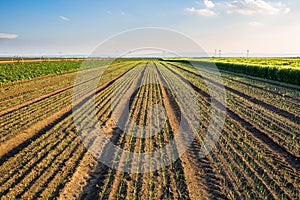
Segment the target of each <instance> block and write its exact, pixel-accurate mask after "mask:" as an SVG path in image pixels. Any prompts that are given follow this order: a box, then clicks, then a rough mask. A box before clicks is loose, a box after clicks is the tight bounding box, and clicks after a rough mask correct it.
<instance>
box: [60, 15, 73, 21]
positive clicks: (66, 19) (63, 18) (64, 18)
mask: <svg viewBox="0 0 300 200" xmlns="http://www.w3.org/2000/svg"><path fill="white" fill-rule="evenodd" d="M59 18H60V19H61V20H63V21H70V20H71V19H70V18H67V17H65V16H59Z"/></svg>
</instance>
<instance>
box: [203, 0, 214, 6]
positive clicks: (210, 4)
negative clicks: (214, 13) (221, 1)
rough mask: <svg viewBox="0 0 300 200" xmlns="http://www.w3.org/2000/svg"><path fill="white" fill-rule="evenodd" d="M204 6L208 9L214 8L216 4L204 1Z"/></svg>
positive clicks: (207, 0)
mask: <svg viewBox="0 0 300 200" xmlns="http://www.w3.org/2000/svg"><path fill="white" fill-rule="evenodd" d="M204 5H205V6H206V8H213V7H215V4H214V2H212V1H210V0H204Z"/></svg>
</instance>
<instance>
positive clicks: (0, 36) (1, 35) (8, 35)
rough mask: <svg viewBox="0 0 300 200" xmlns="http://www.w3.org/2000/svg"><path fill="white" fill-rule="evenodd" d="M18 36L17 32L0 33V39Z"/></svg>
mask: <svg viewBox="0 0 300 200" xmlns="http://www.w3.org/2000/svg"><path fill="white" fill-rule="evenodd" d="M17 37H19V36H18V35H17V34H10V33H0V39H15V38H17Z"/></svg>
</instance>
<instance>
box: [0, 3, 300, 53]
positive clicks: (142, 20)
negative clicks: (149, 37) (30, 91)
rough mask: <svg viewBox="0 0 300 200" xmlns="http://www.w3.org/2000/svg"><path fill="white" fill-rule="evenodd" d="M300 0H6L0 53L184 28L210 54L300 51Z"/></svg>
mask: <svg viewBox="0 0 300 200" xmlns="http://www.w3.org/2000/svg"><path fill="white" fill-rule="evenodd" d="M299 11H300V2H299V1H296V0H285V1H279V0H270V1H267V0H223V1H217V0H199V1H191V0H172V1H166V0H160V1H159V0H152V1H149V0H148V1H146V0H118V1H114V0H112V1H104V0H89V1H83V0H41V1H33V0H27V1H23V0H1V1H0V18H1V20H0V56H1V55H36V56H39V55H70V54H88V53H89V52H90V51H91V50H92V49H93V48H94V47H95V46H97V44H99V43H100V42H101V41H103V40H105V39H106V38H108V37H110V36H111V35H115V34H117V33H119V32H121V31H125V30H130V29H134V28H141V27H162V28H168V29H172V30H175V31H179V32H181V33H183V34H185V35H187V36H188V37H190V38H192V39H193V40H194V41H196V42H197V43H198V44H199V45H200V46H202V47H203V48H204V49H205V50H206V51H207V52H208V53H209V54H210V55H212V54H214V51H215V49H221V50H222V52H223V54H224V55H225V54H227V55H243V54H245V52H246V50H247V49H249V50H250V53H251V54H252V55H299V54H300V39H299V35H300V21H299V20H298V19H300V12H299Z"/></svg>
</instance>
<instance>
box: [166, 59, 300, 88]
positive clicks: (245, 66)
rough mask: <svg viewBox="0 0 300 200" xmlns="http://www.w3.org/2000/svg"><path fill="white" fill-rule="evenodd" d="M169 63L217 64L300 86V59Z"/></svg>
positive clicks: (207, 60)
mask: <svg viewBox="0 0 300 200" xmlns="http://www.w3.org/2000/svg"><path fill="white" fill-rule="evenodd" d="M165 60H169V61H176V62H178V61H179V62H182V61H185V62H187V61H191V62H198V63H199V64H200V65H201V64H206V63H211V62H213V63H215V64H216V66H217V67H218V68H219V69H220V70H225V71H231V72H236V73H242V74H247V75H251V76H256V77H261V78H266V79H271V80H275V81H280V82H285V83H291V84H295V85H300V58H213V59H208V58H184V59H182V58H180V59H165Z"/></svg>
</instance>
